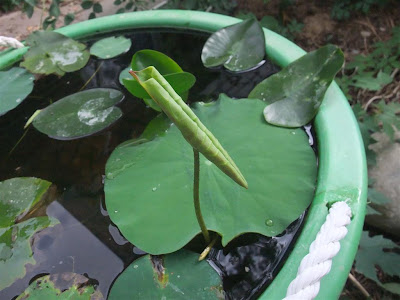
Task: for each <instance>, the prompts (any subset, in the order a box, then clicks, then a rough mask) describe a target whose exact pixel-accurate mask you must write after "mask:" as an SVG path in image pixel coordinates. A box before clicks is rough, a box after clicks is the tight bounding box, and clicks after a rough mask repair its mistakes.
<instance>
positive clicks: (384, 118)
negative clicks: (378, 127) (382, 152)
mask: <svg viewBox="0 0 400 300" xmlns="http://www.w3.org/2000/svg"><path fill="white" fill-rule="evenodd" d="M374 106H376V108H378V111H376V112H375V115H374V118H375V121H376V122H377V123H381V124H382V127H383V131H384V132H385V133H386V134H387V135H388V136H389V137H390V139H391V140H393V137H394V132H395V131H394V128H393V127H395V128H397V129H398V130H399V129H400V117H399V114H400V103H398V102H390V103H388V104H386V103H385V101H383V100H381V101H380V102H379V103H377V104H375V105H374Z"/></svg>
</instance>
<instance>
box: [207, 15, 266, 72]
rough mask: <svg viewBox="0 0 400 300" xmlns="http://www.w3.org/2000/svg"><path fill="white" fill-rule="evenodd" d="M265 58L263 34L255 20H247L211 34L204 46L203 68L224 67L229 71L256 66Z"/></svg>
mask: <svg viewBox="0 0 400 300" xmlns="http://www.w3.org/2000/svg"><path fill="white" fill-rule="evenodd" d="M264 56H265V37H264V32H263V30H262V28H261V26H260V24H258V22H257V20H256V19H253V18H251V19H247V20H245V21H243V22H240V23H238V24H234V25H231V26H228V27H225V28H222V29H220V30H218V31H217V32H215V33H213V34H212V35H211V36H210V37H209V38H208V40H207V42H206V43H205V44H204V47H203V50H202V53H201V60H202V61H203V64H204V66H206V67H208V68H210V67H216V66H219V65H224V66H225V68H227V69H228V70H231V71H243V70H248V69H251V68H253V67H255V66H257V65H258V64H259V63H260V62H261V61H262V60H263V58H264Z"/></svg>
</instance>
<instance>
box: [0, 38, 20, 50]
mask: <svg viewBox="0 0 400 300" xmlns="http://www.w3.org/2000/svg"><path fill="white" fill-rule="evenodd" d="M0 46H3V47H11V48H23V47H25V46H24V44H22V43H21V42H20V41H18V40H17V39H14V38H10V37H6V36H0Z"/></svg>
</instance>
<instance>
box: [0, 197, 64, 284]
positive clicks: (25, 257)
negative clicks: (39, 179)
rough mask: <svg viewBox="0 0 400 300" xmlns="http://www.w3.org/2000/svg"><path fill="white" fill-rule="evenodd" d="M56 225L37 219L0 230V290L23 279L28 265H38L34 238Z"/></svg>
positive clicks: (46, 219)
mask: <svg viewBox="0 0 400 300" xmlns="http://www.w3.org/2000/svg"><path fill="white" fill-rule="evenodd" d="M16 200H18V199H16ZM55 224H58V221H57V220H55V219H51V218H48V217H37V218H31V219H28V220H26V221H24V222H22V223H18V224H15V225H12V226H10V227H5V228H0V290H2V289H4V288H6V287H8V286H10V285H11V284H12V283H13V282H14V281H15V280H16V279H18V278H23V277H24V276H25V274H26V265H28V264H31V265H34V264H36V261H35V259H34V258H33V253H32V248H31V242H32V241H31V240H32V237H33V235H34V234H35V233H36V232H38V231H40V230H43V229H44V228H47V227H49V226H54V225H55Z"/></svg>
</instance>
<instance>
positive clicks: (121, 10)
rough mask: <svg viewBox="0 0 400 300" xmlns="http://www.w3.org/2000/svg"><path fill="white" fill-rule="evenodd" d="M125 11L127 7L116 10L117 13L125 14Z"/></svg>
mask: <svg viewBox="0 0 400 300" xmlns="http://www.w3.org/2000/svg"><path fill="white" fill-rule="evenodd" d="M124 12H125V8H123V7H122V8H120V9H118V10H117V11H116V12H115V14H117V15H118V14H123V13H124Z"/></svg>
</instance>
